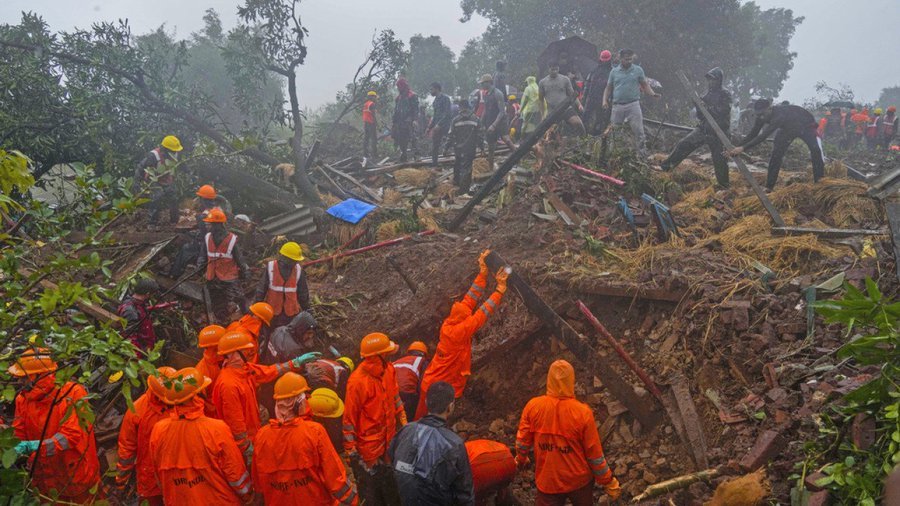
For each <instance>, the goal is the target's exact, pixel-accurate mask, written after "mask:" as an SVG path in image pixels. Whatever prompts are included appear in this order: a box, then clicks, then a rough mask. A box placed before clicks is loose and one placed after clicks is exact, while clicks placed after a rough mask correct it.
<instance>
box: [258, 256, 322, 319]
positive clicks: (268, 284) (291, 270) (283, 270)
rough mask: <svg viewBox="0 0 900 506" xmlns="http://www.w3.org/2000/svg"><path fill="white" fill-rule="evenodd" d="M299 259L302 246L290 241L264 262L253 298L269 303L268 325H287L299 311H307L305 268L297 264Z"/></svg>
mask: <svg viewBox="0 0 900 506" xmlns="http://www.w3.org/2000/svg"><path fill="white" fill-rule="evenodd" d="M303 259H304V256H303V250H302V248H301V247H300V245H299V244H297V243H296V242H293V241H291V242H286V243H284V244H283V245H282V246H281V248H280V249H279V250H278V256H277V257H276V258H275V259H274V260H269V261H268V262H266V268H265V270H264V271H263V277H262V279H261V280H260V281H259V285H257V287H256V296H255V297H254V300H258V301H259V300H263V301H266V302H268V303H269V305H270V306H272V311H273V312H274V314H275V316H274V318H272V321H271V322H270V323H269V328H272V329H276V328H278V327H281V326H283V325H287V324H288V323H289V322H290V321H291V319H292V318H294V317H295V316H297V315H298V314H300V312H301V311H309V284H308V283H307V282H306V271H304V270H303V267H301V266H300V262H302V261H303Z"/></svg>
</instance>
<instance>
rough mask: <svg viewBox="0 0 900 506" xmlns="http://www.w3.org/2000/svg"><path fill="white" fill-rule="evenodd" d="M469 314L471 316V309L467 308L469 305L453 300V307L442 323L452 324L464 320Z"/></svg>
mask: <svg viewBox="0 0 900 506" xmlns="http://www.w3.org/2000/svg"><path fill="white" fill-rule="evenodd" d="M445 307H446V306H445ZM469 316H472V309H471V308H469V306H467V305H465V304H463V303H462V302H454V303H453V307H451V308H450V315H449V316H447V318H446V319H444V323H448V324H450V325H453V324H456V323H459V322H461V321H464V320H465V319H466V318H468V317H469Z"/></svg>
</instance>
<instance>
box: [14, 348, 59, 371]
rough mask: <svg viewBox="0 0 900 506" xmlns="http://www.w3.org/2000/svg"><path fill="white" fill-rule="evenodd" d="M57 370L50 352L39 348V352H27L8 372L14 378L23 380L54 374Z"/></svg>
mask: <svg viewBox="0 0 900 506" xmlns="http://www.w3.org/2000/svg"><path fill="white" fill-rule="evenodd" d="M57 368H58V366H57V365H56V362H54V361H53V359H52V358H50V350H48V349H46V348H38V349H37V350H33V349H31V350H26V351H25V352H24V353H22V356H21V357H19V359H18V360H16V361H15V363H13V364H12V365H11V366H9V369H7V370H8V371H9V373H10V374H12V375H13V376H18V377H20V378H21V377H23V376H33V375H36V374H43V373H47V372H53V371H55V370H56V369H57Z"/></svg>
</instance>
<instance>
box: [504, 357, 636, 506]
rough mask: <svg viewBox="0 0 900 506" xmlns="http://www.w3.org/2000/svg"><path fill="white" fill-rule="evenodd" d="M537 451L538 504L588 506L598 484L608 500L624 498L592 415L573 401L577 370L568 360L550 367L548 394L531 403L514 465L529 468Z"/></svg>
mask: <svg viewBox="0 0 900 506" xmlns="http://www.w3.org/2000/svg"><path fill="white" fill-rule="evenodd" d="M532 451H533V452H534V463H535V471H534V481H535V484H536V485H537V496H536V497H535V505H536V506H550V505H559V506H562V505H563V504H565V502H566V499H568V500H570V501H572V506H590V505H592V504H594V502H593V489H594V483H596V484H598V485H601V486H602V487H603V488H604V489H605V490H606V493H607V494H608V495H609V497H610V499H612V500H616V499H618V498H619V496H620V495H621V494H622V489H621V488H619V481H618V480H617V479H616V478H615V477H613V474H612V470H610V468H609V464H608V462H607V461H606V457H605V456H604V455H603V446H602V445H601V444H600V434H599V433H598V432H597V424H596V423H595V422H594V413H593V412H592V411H591V408H590V407H588V405H587V404H584V403H582V402H579V401H578V400H577V399H575V369H573V368H572V364H570V363H568V362H566V361H565V360H557V361H556V362H553V363H552V364H550V370H549V371H548V372H547V395H542V396H540V397H535V398H533V399H531V400H530V401H528V404H526V405H525V409H524V410H523V411H522V419H521V420H520V421H519V431H518V433H517V434H516V463H517V464H518V465H519V467H520V468H522V467H525V466H527V465H528V464H529V462H530V459H529V457H528V454H529V453H531V452H532Z"/></svg>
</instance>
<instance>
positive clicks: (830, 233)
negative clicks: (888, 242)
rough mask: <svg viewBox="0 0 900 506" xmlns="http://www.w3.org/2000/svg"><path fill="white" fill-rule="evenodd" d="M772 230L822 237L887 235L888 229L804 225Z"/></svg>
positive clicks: (785, 233) (773, 230) (773, 229)
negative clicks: (805, 226)
mask: <svg viewBox="0 0 900 506" xmlns="http://www.w3.org/2000/svg"><path fill="white" fill-rule="evenodd" d="M772 232H774V233H776V234H779V235H791V234H816V235H818V236H821V237H853V236H857V235H885V234H887V233H888V231H887V230H884V229H878V230H868V229H864V228H850V229H841V228H803V227H772Z"/></svg>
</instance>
